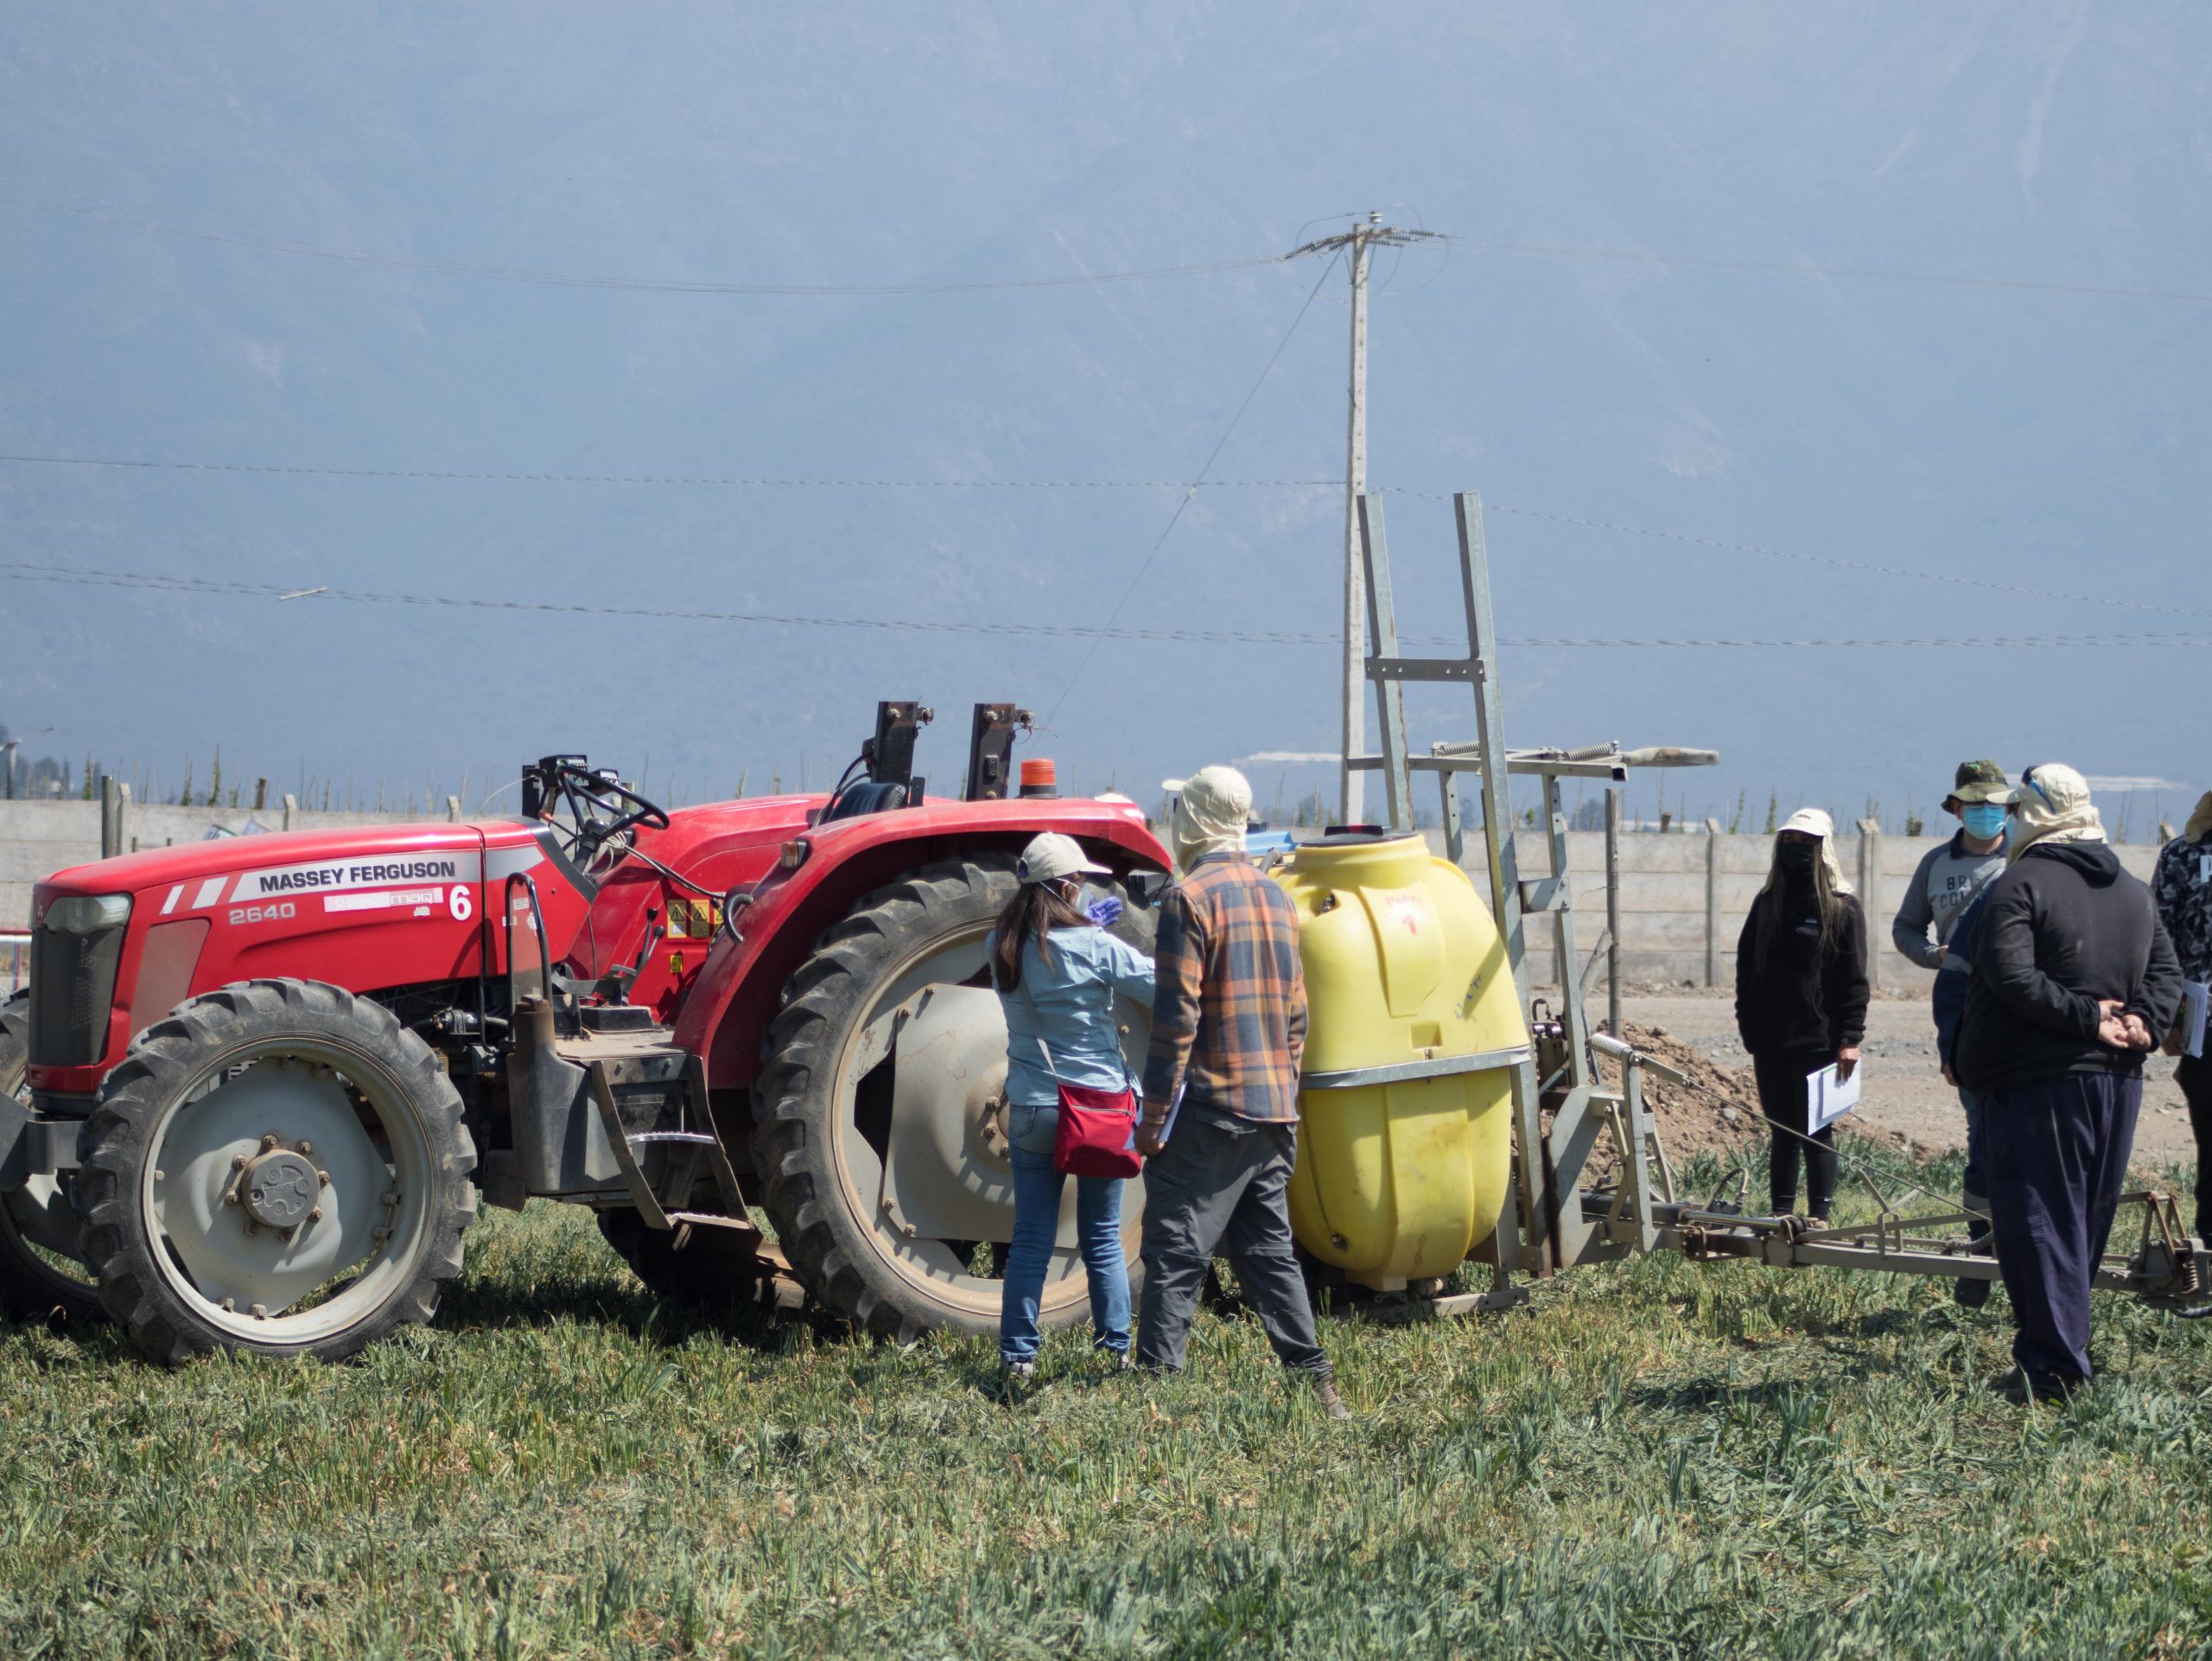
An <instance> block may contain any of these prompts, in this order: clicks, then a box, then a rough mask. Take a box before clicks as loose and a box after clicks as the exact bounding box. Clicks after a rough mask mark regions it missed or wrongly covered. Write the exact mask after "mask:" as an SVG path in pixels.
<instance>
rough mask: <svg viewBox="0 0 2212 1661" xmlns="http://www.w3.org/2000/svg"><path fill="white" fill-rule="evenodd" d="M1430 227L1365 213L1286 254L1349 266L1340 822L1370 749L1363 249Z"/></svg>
mask: <svg viewBox="0 0 2212 1661" xmlns="http://www.w3.org/2000/svg"><path fill="white" fill-rule="evenodd" d="M1435 234H1436V233H1435V232H1433V231H1407V230H1402V229H1401V228H1399V227H1398V226H1395V225H1385V224H1383V216H1382V215H1381V214H1380V213H1370V214H1369V215H1368V216H1367V223H1366V224H1364V225H1355V226H1352V228H1351V230H1349V231H1346V232H1341V233H1339V234H1338V235H1336V236H1333V237H1323V238H1321V239H1319V241H1315V242H1309V243H1307V244H1306V245H1305V246H1304V247H1302V248H1294V249H1293V250H1292V251H1290V252H1289V253H1288V254H1287V255H1285V256H1284V258H1286V259H1298V258H1303V257H1304V256H1306V255H1307V254H1319V253H1334V252H1337V251H1343V252H1344V253H1345V254H1347V255H1348V256H1349V257H1350V258H1349V264H1351V419H1350V423H1349V425H1350V431H1349V434H1348V436H1347V438H1346V441H1345V450H1346V455H1345V460H1344V755H1343V757H1342V760H1341V761H1340V763H1339V765H1338V772H1337V802H1338V814H1339V816H1340V817H1339V820H1338V822H1339V823H1340V824H1358V823H1359V822H1360V818H1361V816H1362V813H1363V811H1364V807H1365V802H1364V797H1365V792H1364V790H1363V784H1364V775H1363V774H1362V773H1360V772H1359V770H1358V769H1357V768H1355V767H1353V766H1352V764H1351V763H1352V758H1353V757H1354V756H1356V755H1363V754H1365V753H1366V750H1367V578H1366V575H1365V573H1364V571H1363V569H1362V567H1361V563H1360V557H1359V499H1360V497H1361V496H1363V494H1365V493H1366V491H1367V257H1368V252H1369V251H1370V249H1373V248H1375V247H1376V246H1377V245H1383V246H1388V247H1402V246H1403V245H1406V244H1407V243H1409V242H1420V241H1425V240H1427V239H1430V238H1432V237H1433V236H1434V235H1435Z"/></svg>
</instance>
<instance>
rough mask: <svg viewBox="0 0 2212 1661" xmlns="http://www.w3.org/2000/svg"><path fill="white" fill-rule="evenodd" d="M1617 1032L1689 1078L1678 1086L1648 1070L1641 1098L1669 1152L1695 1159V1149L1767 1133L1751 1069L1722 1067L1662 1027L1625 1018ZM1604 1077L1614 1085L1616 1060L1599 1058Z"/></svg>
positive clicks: (1712, 1149) (1727, 1145)
mask: <svg viewBox="0 0 2212 1661" xmlns="http://www.w3.org/2000/svg"><path fill="white" fill-rule="evenodd" d="M1622 1024H1623V1025H1624V1027H1625V1028H1626V1029H1627V1030H1626V1031H1624V1033H1623V1034H1621V1036H1622V1037H1624V1038H1625V1039H1626V1040H1627V1041H1629V1042H1630V1043H1631V1044H1633V1045H1635V1046H1636V1047H1637V1049H1639V1050H1641V1051H1643V1053H1644V1054H1646V1055H1648V1056H1649V1057H1650V1058H1651V1059H1652V1060H1655V1061H1658V1062H1662V1063H1663V1064H1664V1065H1666V1066H1670V1067H1672V1068H1673V1069H1674V1070H1675V1072H1679V1073H1681V1074H1682V1075H1683V1076H1684V1077H1685V1078H1687V1079H1688V1080H1689V1083H1688V1085H1678V1084H1676V1083H1675V1081H1674V1080H1673V1079H1665V1078H1662V1077H1661V1076H1660V1075H1659V1074H1658V1073H1656V1072H1651V1071H1649V1069H1647V1070H1646V1071H1645V1072H1644V1075H1643V1099H1644V1101H1645V1103H1646V1104H1649V1107H1650V1109H1651V1114H1652V1117H1654V1118H1656V1120H1657V1121H1658V1122H1659V1140H1660V1142H1661V1143H1662V1145H1663V1146H1664V1147H1665V1148H1666V1149H1667V1157H1668V1158H1669V1159H1675V1160H1687V1159H1691V1158H1694V1157H1695V1156H1696V1155H1699V1154H1707V1153H1722V1152H1726V1151H1727V1150H1729V1149H1733V1148H1736V1147H1738V1146H1740V1145H1741V1144H1743V1143H1744V1142H1751V1141H1753V1140H1756V1139H1757V1138H1758V1137H1759V1136H1764V1135H1765V1134H1766V1121H1765V1120H1764V1119H1763V1118H1762V1117H1759V1092H1758V1085H1755V1084H1753V1083H1752V1082H1751V1073H1750V1072H1749V1071H1748V1070H1746V1069H1745V1068H1741V1067H1724V1066H1721V1065H1720V1064H1719V1062H1718V1061H1715V1060H1713V1058H1712V1057H1710V1056H1708V1055H1707V1054H1705V1053H1703V1052H1702V1051H1700V1050H1694V1049H1692V1048H1691V1047H1689V1046H1688V1044H1685V1043H1683V1042H1682V1041H1681V1040H1680V1039H1678V1038H1670V1037H1669V1036H1668V1034H1667V1029H1666V1028H1663V1027H1643V1026H1638V1025H1637V1023H1636V1022H1635V1021H1624V1022H1623V1023H1622ZM1599 1066H1600V1067H1601V1068H1602V1069H1603V1070H1604V1075H1605V1082H1606V1083H1607V1084H1608V1085H1611V1086H1613V1087H1614V1088H1618V1086H1619V1085H1620V1068H1619V1066H1618V1063H1615V1062H1613V1061H1611V1060H1606V1059H1605V1058H1604V1057H1602V1056H1601V1057H1599Z"/></svg>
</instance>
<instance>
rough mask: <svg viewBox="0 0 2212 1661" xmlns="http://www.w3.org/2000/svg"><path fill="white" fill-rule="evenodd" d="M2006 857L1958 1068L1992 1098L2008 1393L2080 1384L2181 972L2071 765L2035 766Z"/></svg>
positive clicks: (1971, 1086) (2026, 778) (1977, 948)
mask: <svg viewBox="0 0 2212 1661" xmlns="http://www.w3.org/2000/svg"><path fill="white" fill-rule="evenodd" d="M2015 805H2016V812H2015V816H2014V821H2013V830H2012V858H2011V863H2010V865H2009V866H2008V868H2007V869H2006V870H2005V875H2002V876H2000V877H1999V878H1998V879H1997V881H1995V882H1993V883H1992V884H1991V885H1990V888H1989V892H1988V895H1987V898H1986V900H1985V901H1983V903H1982V907H1981V914H1980V917H1979V918H1978V919H1977V931H1976V932H1977V939H1976V941H1975V944H1974V971H1973V978H1972V979H1971V980H1970V981H1969V983H1967V1005H1966V1013H1965V1015H1964V1017H1963V1018H1962V1020H1961V1023H1960V1028H1959V1043H1958V1051H1957V1055H1956V1059H1955V1062H1954V1066H1955V1070H1956V1072H1957V1073H1958V1077H1959V1082H1960V1083H1961V1085H1964V1086H1965V1087H1966V1088H1967V1089H1968V1090H1972V1091H1976V1092H1978V1093H1980V1095H1981V1096H1982V1098H1983V1107H1982V1112H1983V1139H1984V1148H1983V1153H1984V1155H1985V1160H1986V1167H1985V1170H1984V1173H1983V1174H1984V1177H1985V1179H1986V1182H1987V1185H1988V1190H1989V1200H1990V1205H1991V1211H1992V1220H1993V1224H1994V1228H1995V1238H1996V1246H1997V1263H1998V1268H1999V1270H2000V1271H2001V1272H2002V1273H2003V1275H2004V1277H2005V1293H2006V1295H2007V1296H2008V1297H2009V1298H2010V1299H2011V1300H2012V1318H2013V1321H2015V1323H2016V1324H2017V1326H2018V1333H2017V1334H2016V1336H2015V1337H2014V1339H2013V1342H2012V1358H2013V1359H2014V1361H2015V1362H2016V1363H2018V1365H2016V1366H2015V1367H2014V1369H2013V1371H2012V1372H2011V1373H2010V1374H2008V1375H2007V1376H2006V1378H2005V1379H2004V1380H2003V1381H2002V1383H2003V1387H2004V1388H2005V1390H2006V1391H2007V1392H2008V1393H2009V1394H2012V1395H2013V1396H2015V1397H2019V1398H2024V1397H2027V1396H2028V1395H2031V1394H2032V1395H2036V1396H2041V1397H2050V1396H2059V1395H2063V1394H2065V1393H2066V1392H2068V1391H2071V1390H2073V1389H2075V1388H2076V1387H2077V1386H2079V1385H2081V1384H2085V1383H2087V1382H2088V1379H2089V1378H2091V1376H2092V1375H2093V1373H2094V1368H2093V1366H2092V1365H2091V1364H2090V1359H2089V1288H2090V1286H2091V1284H2092V1282H2094V1279H2095V1277H2096V1271H2097V1263H2098V1260H2099V1259H2100V1258H2101V1257H2102V1256H2103V1255H2104V1249H2105V1241H2106V1239H2107V1237H2108V1236H2109V1235H2110V1234H2111V1232H2112V1223H2113V1213H2114V1212H2115V1211H2117V1210H2118V1208H2119V1204H2120V1187H2121V1185H2122V1183H2123V1182H2124V1181H2126V1174H2127V1160H2128V1155H2130V1154H2131V1153H2133V1151H2134V1147H2135V1117H2136V1114H2137V1112H2138V1111H2139V1109H2140V1108H2141V1105H2142V1101H2143V1056H2144V1053H2145V1052H2146V1051H2148V1050H2149V1049H2150V1048H2151V1047H2152V1043H2153V1040H2152V1034H2154V1033H2158V1034H2163V1033H2164V1032H2166V1031H2168V1030H2169V1029H2170V1028H2171V1027H2172V1025H2173V1021H2174V1016H2175V1013H2176V1011H2177V1009H2178V1008H2179V1007H2180V1003H2181V969H2180V965H2179V964H2177V962H2176V961H2175V958H2174V949H2173V943H2172V941H2171V940H2170V939H2168V938H2167V936H2166V931H2165V928H2164V925H2162V924H2161V923H2160V922H2159V920H2158V910H2157V907H2155V906H2154V905H2153V904H2152V900H2151V891H2150V889H2149V888H2146V887H2145V886H2144V884H2143V883H2142V882H2140V881H2138V880H2137V879H2136V878H2134V877H2133V876H2131V875H2128V873H2127V872H2126V870H2124V869H2121V866H2120V859H2119V856H2117V855H2115V854H2114V853H2113V850H2111V848H2109V847H2108V846H2107V845H2106V843H2105V832H2104V825H2103V822H2102V821H2101V819H2100V818H2099V817H2098V815H2097V810H2096V808H2095V807H2094V805H2092V804H2091V802H2090V800H2089V787H2088V784H2087V783H2086V782H2084V780H2082V775H2081V774H2080V773H2076V772H2075V771H2074V769H2073V768H2071V767H2061V766H2058V765H2057V764H2056V763H2050V764H2046V765H2044V766H2041V767H2031V768H2029V769H2028V771H2027V772H2026V773H2023V774H2022V775H2021V782H2020V788H2019V789H2018V792H2015Z"/></svg>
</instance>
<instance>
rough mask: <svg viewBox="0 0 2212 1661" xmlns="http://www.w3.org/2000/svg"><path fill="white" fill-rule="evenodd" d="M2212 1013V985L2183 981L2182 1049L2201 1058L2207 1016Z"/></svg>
mask: <svg viewBox="0 0 2212 1661" xmlns="http://www.w3.org/2000/svg"><path fill="white" fill-rule="evenodd" d="M2207 1015H2212V986H2207V985H2205V984H2204V983H2203V982H2202V981H2183V983H2181V1049H2182V1053H2183V1055H2193V1056H2196V1057H2197V1058H2199V1059H2200V1060H2201V1059H2202V1057H2203V1054H2204V1023H2205V1017H2206V1016H2207Z"/></svg>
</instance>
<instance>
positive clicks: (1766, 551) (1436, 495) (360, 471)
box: [0, 313, 2212, 618]
mask: <svg viewBox="0 0 2212 1661" xmlns="http://www.w3.org/2000/svg"><path fill="white" fill-rule="evenodd" d="M1301 315H1303V314H1302V313H1301ZM1284 338H1285V340H1287V339H1288V338H1289V337H1288V336H1285V337H1284ZM0 462H16V463H19V464H23V465H34V466H48V467H67V468H124V469H137V470H143V471H156V472H174V473H232V474H279V475H296V476H299V477H305V478H331V479H416V480H439V481H454V482H463V483H472V484H558V485H639V486H655V487H659V486H692V487H713V488H733V489H763V490H1037V491H1054V490H1179V491H1183V492H1185V493H1186V497H1185V504H1184V505H1185V506H1186V505H1187V500H1188V493H1193V492H1196V491H1198V490H1199V489H1202V488H1203V489H1206V490H1310V489H1321V488H1328V489H1333V488H1335V487H1337V486H1338V485H1339V484H1341V483H1342V482H1343V480H1338V479H1211V478H1205V479H1200V480H1195V481H1194V480H1182V479H852V478H844V479H840V478H775V477H770V476H766V475H760V476H751V477H748V476H744V475H740V474H648V473H628V474H618V473H606V474H591V473H501V472H495V471H489V470H485V469H475V470H469V471H458V470H456V471H441V470H437V469H433V468H332V467H295V466H290V465H287V464H283V463H277V462H247V461H137V460H131V459H127V458H124V457H118V456H100V455H29V454H8V453H0ZM1371 488H1372V489H1373V490H1374V491H1375V492H1376V493H1378V494H1380V493H1389V494H1390V495H1393V496H1406V497H1411V498H1413V499H1414V500H1420V501H1432V502H1448V501H1450V500H1452V498H1451V497H1450V496H1449V495H1446V494H1445V493H1442V492H1440V491H1433V490H1408V489H1405V488H1403V487H1400V486H1396V485H1376V486H1373V487H1371ZM1483 506H1484V509H1485V510H1486V511H1488V512H1492V513H1505V514H1510V515H1511V516H1512V517H1514V518H1516V519H1540V520H1542V521H1544V522H1545V523H1547V524H1551V525H1572V526H1574V527H1576V528H1577V529H1580V530H1586V531H1611V532H1612V533H1614V534H1616V535H1618V536H1628V537H1647V538H1651V539H1652V540H1654V541H1658V542H1673V543H1679V544H1681V545H1683V546H1685V547H1691V548H1711V549H1714V550H1719V551H1721V552H1724V553H1736V554H1752V555H1756V556H1757V557H1759V558H1762V559H1777V560H1786V561H1789V562H1790V563H1794V564H1801V565H1822V566H1827V567H1828V568H1830V569H1832V570H1841V571H1864V572H1867V573H1870V574H1872V575H1874V576H1901V577H1907V578H1910V579H1911V580H1912V581H1915V582H1942V583H1948V584H1950V585H1952V586H1954V587H1957V588H1967V589H1983V590H1986V591H1987V592H1989V593H1992V594H2011V595H2023V596H2024V597H2026V598H2029V599H2034V600H2062V601H2067V602H2068V603H2069V604H2074V605H2085V606H2108V607H2112V608H2116V609H2119V610H2122V611H2140V612H2148V613H2151V614H2155V615H2158V616H2164V617H2196V618H2212V611H2200V610H2196V609H2192V608H2189V607H2185V606H2169V605H2161V604H2157V603H2154V602H2152V601H2141V600H2127V599H2123V598H2120V597H2119V596H2116V595H2101V594H2080V593H2075V592H2073V591H2071V590H2069V589H2037V588H2031V587H2028V586H2027V585H2026V584H2024V583H2018V582H1993V581H1992V580H1990V579H1989V578H1986V577H1978V576H1953V575H1951V574H1950V573H1948V572H1943V571H1927V570H1916V569H1914V568H1913V567H1910V566H1905V565H1878V564H1875V563H1872V562H1871V561H1868V560H1858V559H1842V558H1839V557H1835V556H1833V555H1828V554H1807V553H1800V552H1797V551H1796V550H1792V549H1788V548H1776V547H1772V546H1769V545H1767V544H1761V543H1755V542H1733V541H1731V540H1729V539H1727V538H1722V537H1700V536H1694V535H1692V534H1691V533H1689V532H1688V531H1661V530H1656V529H1655V528H1653V527H1652V526H1649V525H1627V524H1624V523H1622V522H1621V521H1619V520H1618V519H1588V518H1585V517H1582V516H1580V515H1578V514H1573V513H1554V512H1547V511H1545V510H1543V509H1541V508H1535V507H1516V506H1512V505H1511V504H1510V503H1506V502H1497V501H1491V500H1484V503H1483ZM1177 511H1178V512H1180V507H1179V508H1178V510H1177ZM1171 528H1172V521H1171ZM1163 540H1164V538H1163ZM1158 551H1159V550H1158V549H1157V548H1156V547H1155V549H1154V553H1155V554H1156V553H1157V552H1158ZM1149 563H1150V561H1149V560H1148V559H1147V565H1149ZM1118 610H1119V608H1118V607H1117V608H1116V611H1117V612H1118Z"/></svg>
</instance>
